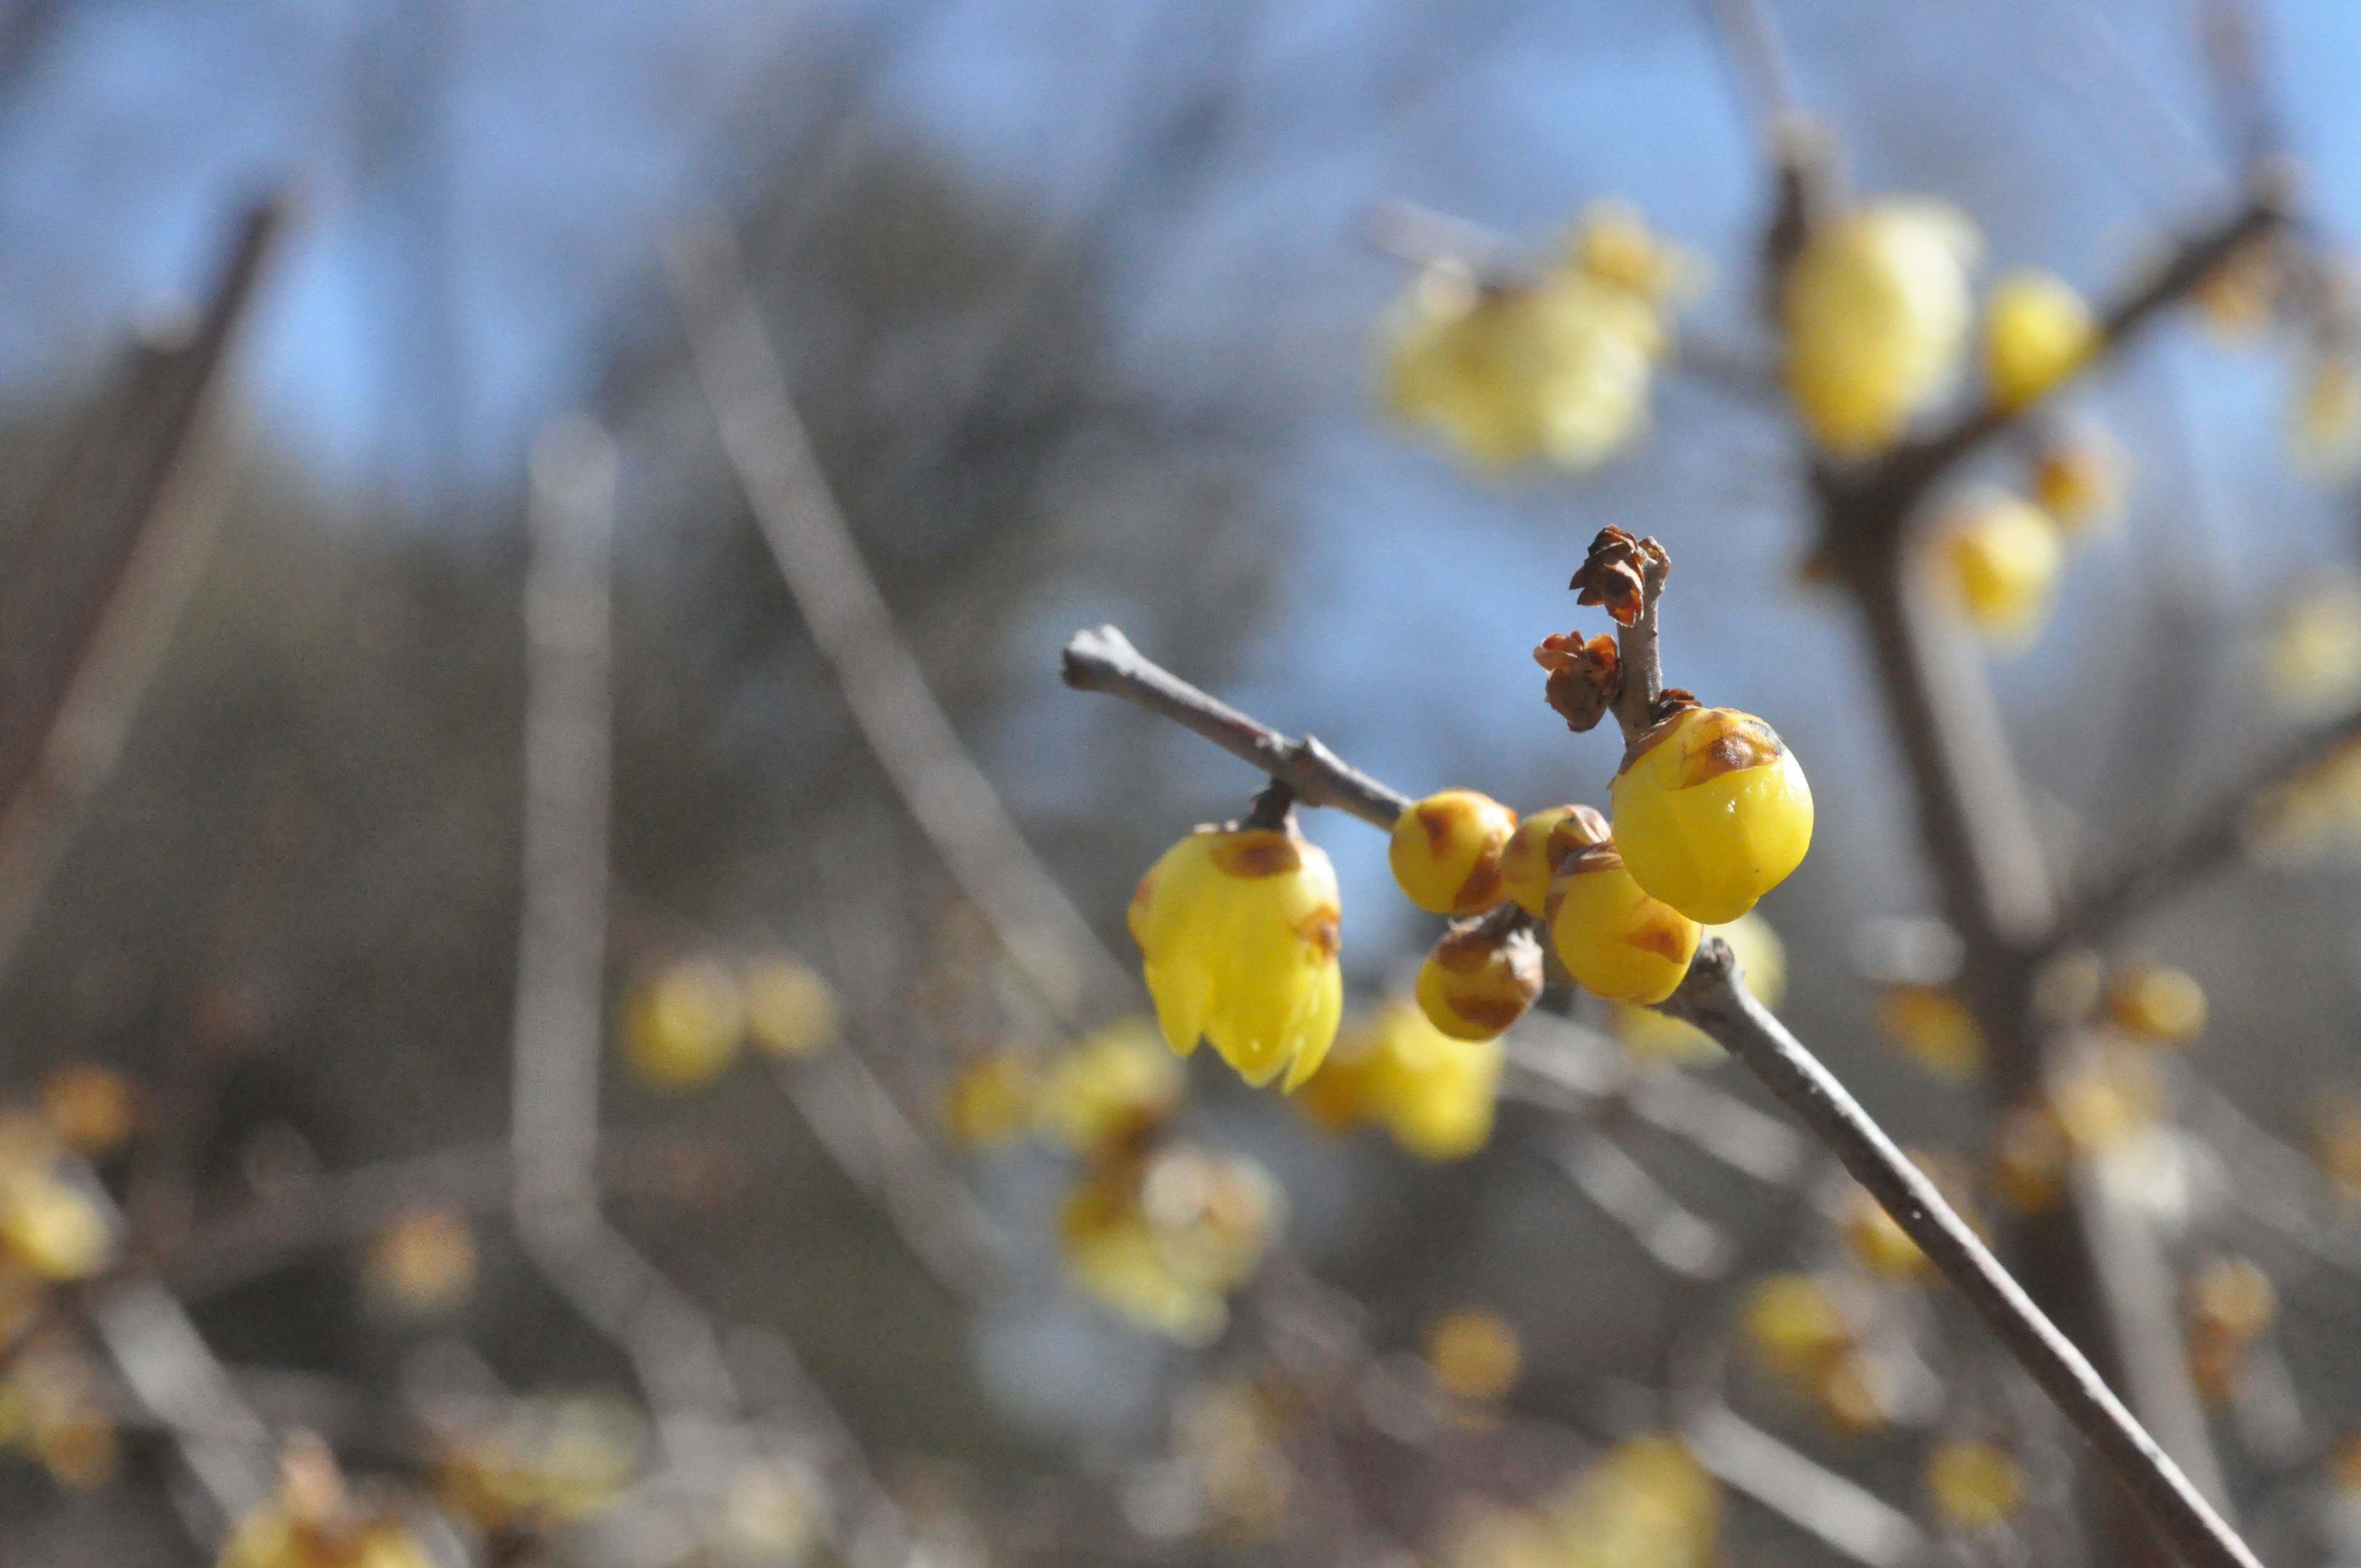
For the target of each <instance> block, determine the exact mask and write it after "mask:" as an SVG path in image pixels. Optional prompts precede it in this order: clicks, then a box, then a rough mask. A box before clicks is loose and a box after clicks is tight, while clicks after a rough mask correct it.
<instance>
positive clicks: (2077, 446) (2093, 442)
mask: <svg viewBox="0 0 2361 1568" xmlns="http://www.w3.org/2000/svg"><path fill="white" fill-rule="evenodd" d="M2127 466H2128V465H2127V463H2126V461H2125V457H2124V449H2123V448H2122V447H2121V446H2118V445H2117V444H2115V443H2114V440H2113V439H2112V438H2110V437H2109V436H2108V435H2107V433H2105V432H2104V431H2102V430H2099V429H2096V428H2094V427H2091V426H2087V425H2077V426H2075V427H2073V428H2071V429H2070V430H2069V431H2067V432H2066V433H2065V434H2063V435H2062V436H2059V437H2058V438H2057V439H2054V440H2051V441H2048V442H2046V443H2045V444H2043V446H2042V448H2041V452H2040V455H2038V456H2037V457H2036V458H2035V459H2034V462H2033V501H2034V504H2035V505H2036V506H2038V507H2039V508H2040V509H2041V510H2043V511H2045V512H2047V513H2048V515H2049V521H2052V522H2054V523H2056V524H2057V525H2058V532H2060V533H2062V534H2064V535H2065V536H2066V537H2067V538H2069V539H2076V540H2079V539H2083V538H2087V537H2090V536H2092V535H2094V534H2098V533H2101V532H2104V531H2105V530H2106V528H2107V527H2108V525H2109V524H2111V523H2113V522H2114V521H2115V520H2116V519H2117V518H2119V517H2120V516H2122V515H2123V504H2124V486H2125V468H2126V467H2127Z"/></svg>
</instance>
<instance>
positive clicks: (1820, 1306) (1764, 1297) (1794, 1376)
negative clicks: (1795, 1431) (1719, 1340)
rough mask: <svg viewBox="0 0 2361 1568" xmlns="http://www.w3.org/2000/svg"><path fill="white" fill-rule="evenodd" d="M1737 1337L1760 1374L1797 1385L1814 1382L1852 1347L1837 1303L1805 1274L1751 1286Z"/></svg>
mask: <svg viewBox="0 0 2361 1568" xmlns="http://www.w3.org/2000/svg"><path fill="white" fill-rule="evenodd" d="M1739 1333H1740V1337H1741V1339H1742V1340H1743V1341H1744V1342H1745V1344H1746V1349H1747V1352H1748V1354H1750V1355H1751V1356H1752V1358H1753V1359H1754V1361H1755V1362H1756V1363H1757V1364H1758V1365H1761V1366H1762V1367H1763V1370H1764V1371H1766V1372H1770V1373H1772V1374H1773V1375H1775V1376H1780V1377H1784V1378H1788V1379H1791V1380H1794V1381H1797V1382H1808V1381H1810V1380H1812V1379H1814V1378H1816V1377H1817V1376H1819V1375H1820V1373H1821V1372H1822V1371H1824V1370H1825V1369H1826V1367H1827V1366H1828V1365H1829V1364H1830V1363H1831V1362H1832V1361H1834V1360H1836V1359H1837V1358H1838V1357H1839V1356H1841V1355H1843V1354H1845V1353H1846V1352H1847V1351H1848V1350H1849V1349H1850V1347H1851V1345H1852V1341H1853V1333H1852V1326H1851V1324H1850V1323H1849V1322H1848V1321H1846V1319H1845V1314H1844V1310H1843V1309H1842V1308H1840V1307H1839V1305H1838V1304H1837V1299H1836V1297H1835V1296H1834V1295H1833V1294H1831V1293H1830V1292H1829V1290H1828V1286H1827V1285H1826V1284H1825V1283H1824V1282H1822V1281H1821V1280H1819V1279H1817V1278H1816V1277H1813V1276H1811V1275H1808V1274H1773V1275H1771V1276H1769V1277H1765V1278H1763V1279H1761V1280H1758V1281H1756V1282H1755V1285H1754V1288H1752V1290H1750V1291H1748V1292H1747V1297H1746V1306H1745V1308H1744V1310H1743V1312H1742V1314H1741V1317H1740V1320H1739Z"/></svg>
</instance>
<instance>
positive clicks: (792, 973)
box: [745, 955, 843, 1057]
mask: <svg viewBox="0 0 2361 1568" xmlns="http://www.w3.org/2000/svg"><path fill="white" fill-rule="evenodd" d="M745 997H746V1001H745V1006H746V1032H747V1034H748V1035H750V1036H752V1038H753V1041H754V1043H755V1044H756V1045H757V1046H760V1047H762V1048H763V1049H764V1050H766V1051H768V1052H770V1053H771V1055H773V1056H774V1057H801V1056H809V1055H810V1054H811V1053H812V1052H814V1051H817V1050H818V1049H819V1048H820V1047H823V1046H826V1045H828V1044H829V1043H830V1042H832V1041H833V1040H835V1038H836V1036H837V1034H838V1032H839V1031H840V1029H842V1027H843V1009H842V1008H841V1007H840V1005H839V1004H838V1003H837V1000H836V988H835V987H833V986H831V985H829V983H828V981H826V980H824V979H823V978H821V976H820V973H819V971H818V970H815V969H813V968H812V967H811V966H810V965H809V964H807V963H805V962H804V961H803V960H802V959H796V958H790V957H786V956H785V955H781V956H779V957H776V958H768V959H758V960H756V961H755V962H754V963H752V964H750V965H748V966H747V969H746V976H745Z"/></svg>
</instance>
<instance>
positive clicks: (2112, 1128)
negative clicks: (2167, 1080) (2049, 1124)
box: [2049, 1051, 2164, 1157]
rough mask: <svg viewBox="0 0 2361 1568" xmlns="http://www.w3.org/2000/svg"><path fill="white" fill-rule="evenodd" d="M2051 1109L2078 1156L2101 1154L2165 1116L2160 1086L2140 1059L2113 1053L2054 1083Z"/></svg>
mask: <svg viewBox="0 0 2361 1568" xmlns="http://www.w3.org/2000/svg"><path fill="white" fill-rule="evenodd" d="M2049 1108H2050V1110H2051V1111H2052V1112H2053V1113H2055V1114H2056V1115H2057V1117H2058V1125H2059V1129H2060V1130H2061V1131H2062V1132H2064V1133H2065V1135H2066V1142H2067V1145H2068V1146H2070V1147H2071V1148H2072V1149H2073V1151H2074V1152H2075V1153H2076V1154H2078V1155H2082V1156H2085V1157H2089V1156H2092V1155H2102V1154H2106V1153H2108V1152H2110V1151H2112V1150H2114V1149H2119V1148H2121V1147H2123V1146H2125V1144H2128V1143H2130V1142H2131V1141H2132V1140H2133V1139H2134V1138H2136V1137H2137V1136H2139V1135H2141V1134H2142V1133H2145V1132H2146V1131H2147V1129H2148V1128H2150V1127H2152V1126H2154V1125H2155V1124H2156V1123H2157V1120H2158V1117H2159V1116H2160V1115H2161V1114H2162V1113H2163V1108H2164V1086H2163V1084H2162V1083H2161V1082H2160V1081H2159V1080H2158V1078H2157V1076H2156V1069H2155V1068H2154V1067H2153V1066H2152V1065H2151V1064H2150V1063H2149V1062H2148V1061H2147V1059H2146V1058H2144V1057H2142V1056H2140V1055H2138V1054H2136V1053H2133V1052H2128V1051H2111V1052H2108V1053H2107V1054H2106V1055H2105V1056H2104V1057H2103V1058H2101V1059H2100V1060H2098V1061H2095V1062H2092V1063H2089V1064H2086V1065H2084V1066H2081V1067H2079V1068H2077V1069H2074V1070H2073V1071H2071V1072H2070V1073H2068V1074H2067V1075H2066V1076H2065V1077H2063V1078H2062V1079H2061V1080H2059V1081H2058V1082H2057V1083H2055V1084H2053V1085H2052V1086H2051V1087H2050V1091H2049Z"/></svg>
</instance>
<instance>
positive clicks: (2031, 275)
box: [1984, 268, 2099, 412]
mask: <svg viewBox="0 0 2361 1568" xmlns="http://www.w3.org/2000/svg"><path fill="white" fill-rule="evenodd" d="M2098 344H2099V334H2098V324H2097V323H2095V322H2093V321H2092V319H2091V307H2090V306H2089V305H2086V304H2084V303H2083V302H2082V296H2081V295H2080V294H2078V293H2076V292H2075V291H2073V290H2072V289H2070V288H2069V287H2068V286H2067V285H2066V283H2065V281H2064V280H2061V279H2059V278H2058V277H2055V276H2054V275H2052V274H2050V273H2048V272H2043V271H2039V270H2037V269H2030V268H2028V269H2024V270H2021V271H2015V272H2011V273H2008V274H2007V275H2005V276H2004V277H2003V278H2002V279H2001V280H2000V281H1999V282H1997V283H1995V284H1994V285H1993V292H1992V299H1991V301H1990V302H1989V303H1988V304H1987V305H1986V306H1985V308H1984V378H1985V379H1986V381H1987V382H1989V383H1990V385H1991V388H1992V395H1993V401H1994V402H1995V403H1998V404H1999V405H2000V406H2001V407H2002V408H2004V409H2006V410H2008V411H2011V412H2015V411H2017V410H2020V409H2026V408H2030V407H2031V406H2032V405H2033V404H2034V403H2036V402H2037V401H2038V400H2040V399H2041V398H2043V397H2044V396H2046V395H2047V394H2048V391H2049V390H2050V389H2051V388H2053V387H2055V386H2057V385H2058V384H2059V382H2060V381H2063V380H2065V379H2066V378H2068V377H2069V376H2071V375H2072V374H2074V372H2075V371H2077V370H2079V369H2081V367H2082V365H2083V363H2084V362H2085V361H2086V360H2088V359H2089V358H2090V356H2091V354H2092V350H2094V349H2095V348H2097V347H2098Z"/></svg>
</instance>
